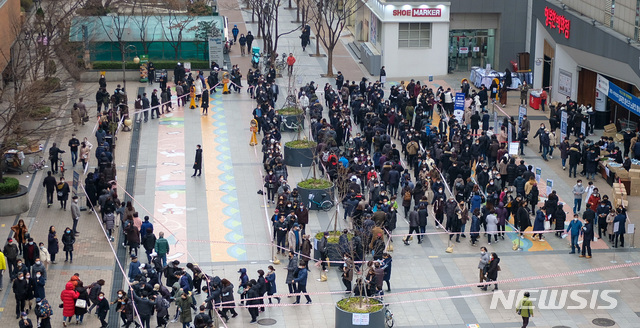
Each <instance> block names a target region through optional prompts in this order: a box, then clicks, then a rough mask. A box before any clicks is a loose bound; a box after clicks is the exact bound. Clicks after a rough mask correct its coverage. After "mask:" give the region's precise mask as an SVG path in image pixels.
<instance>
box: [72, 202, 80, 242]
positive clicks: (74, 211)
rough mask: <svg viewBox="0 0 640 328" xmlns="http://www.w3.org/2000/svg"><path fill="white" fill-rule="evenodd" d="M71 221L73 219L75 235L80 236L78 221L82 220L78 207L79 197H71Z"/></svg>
mask: <svg viewBox="0 0 640 328" xmlns="http://www.w3.org/2000/svg"><path fill="white" fill-rule="evenodd" d="M71 219H73V228H72V230H73V233H74V234H76V235H77V234H78V230H77V228H78V221H79V220H80V207H79V206H78V196H73V197H71Z"/></svg>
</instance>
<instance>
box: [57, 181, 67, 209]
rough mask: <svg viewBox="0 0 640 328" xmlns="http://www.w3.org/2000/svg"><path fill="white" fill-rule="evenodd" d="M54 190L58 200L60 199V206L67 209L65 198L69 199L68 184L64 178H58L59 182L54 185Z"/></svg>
mask: <svg viewBox="0 0 640 328" xmlns="http://www.w3.org/2000/svg"><path fill="white" fill-rule="evenodd" d="M56 191H57V195H58V201H60V208H61V209H63V210H65V211H66V210H67V200H68V199H69V192H70V191H71V189H69V184H68V183H66V182H65V181H64V178H60V182H58V184H57V185H56Z"/></svg>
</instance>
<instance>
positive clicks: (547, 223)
mask: <svg viewBox="0 0 640 328" xmlns="http://www.w3.org/2000/svg"><path fill="white" fill-rule="evenodd" d="M544 230H551V222H549V221H544Z"/></svg>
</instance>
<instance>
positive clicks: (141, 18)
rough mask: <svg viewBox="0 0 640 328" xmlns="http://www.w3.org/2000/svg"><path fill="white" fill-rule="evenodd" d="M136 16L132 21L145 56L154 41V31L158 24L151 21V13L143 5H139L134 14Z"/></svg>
mask: <svg viewBox="0 0 640 328" xmlns="http://www.w3.org/2000/svg"><path fill="white" fill-rule="evenodd" d="M136 14H137V15H136V16H134V17H133V19H132V21H133V24H135V25H136V26H137V27H138V30H139V32H138V34H139V35H140V43H142V49H143V50H144V53H145V54H148V53H149V46H151V44H152V43H153V42H154V41H155V36H156V31H157V29H158V22H157V21H153V20H152V18H153V17H154V16H153V15H152V12H151V10H150V9H149V8H147V7H146V6H145V5H143V4H141V3H140V4H139V6H138V8H137V12H136Z"/></svg>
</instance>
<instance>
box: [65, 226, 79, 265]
mask: <svg viewBox="0 0 640 328" xmlns="http://www.w3.org/2000/svg"><path fill="white" fill-rule="evenodd" d="M75 242H76V237H75V236H74V235H73V233H72V231H71V228H69V227H67V228H66V229H64V235H63V236H62V244H63V245H64V247H63V250H64V256H65V259H64V261H65V262H67V261H69V262H70V263H73V244H75Z"/></svg>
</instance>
